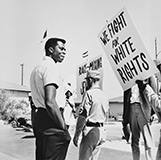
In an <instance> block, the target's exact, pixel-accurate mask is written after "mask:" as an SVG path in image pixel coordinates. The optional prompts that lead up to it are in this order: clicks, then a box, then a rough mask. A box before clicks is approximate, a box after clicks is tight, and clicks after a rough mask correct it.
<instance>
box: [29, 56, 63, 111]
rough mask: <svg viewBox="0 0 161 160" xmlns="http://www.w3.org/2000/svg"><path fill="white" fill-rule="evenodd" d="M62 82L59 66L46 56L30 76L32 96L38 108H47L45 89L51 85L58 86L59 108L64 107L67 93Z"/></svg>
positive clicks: (57, 98)
mask: <svg viewBox="0 0 161 160" xmlns="http://www.w3.org/2000/svg"><path fill="white" fill-rule="evenodd" d="M61 80H62V79H61V75H60V72H59V68H58V66H57V65H56V63H55V62H54V60H53V59H52V58H50V57H48V56H45V57H44V58H43V60H42V62H41V64H40V65H38V66H36V67H35V68H34V69H33V71H32V73H31V76H30V87H31V94H32V98H33V102H34V104H35V106H36V107H38V108H39V107H41V108H45V101H44V99H45V93H44V87H45V86H46V85H48V84H51V83H53V84H56V85H57V86H58V88H57V94H56V101H57V103H58V105H59V107H63V106H64V104H65V93H64V92H63V89H62V88H63V86H62V84H61V83H62V82H61ZM60 92H61V93H60Z"/></svg>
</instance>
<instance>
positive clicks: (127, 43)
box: [98, 7, 158, 90]
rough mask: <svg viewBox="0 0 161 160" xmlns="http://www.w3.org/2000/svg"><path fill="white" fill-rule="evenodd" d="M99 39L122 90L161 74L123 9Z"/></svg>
mask: <svg viewBox="0 0 161 160" xmlns="http://www.w3.org/2000/svg"><path fill="white" fill-rule="evenodd" d="M98 38H99V40H100V42H101V44H102V46H103V48H104V51H105V53H106V55H107V58H108V60H109V62H110V64H111V67H112V69H113V71H114V73H115V75H116V77H117V79H118V81H119V82H120V84H121V86H122V88H123V90H127V89H128V88H130V87H132V86H133V85H134V84H135V81H136V80H137V79H141V80H143V79H146V78H148V77H150V76H151V75H153V74H155V73H157V72H158V70H157V68H156V66H155V64H154V62H153V60H152V59H151V57H150V56H149V54H148V51H147V50H146V48H145V46H144V44H143V42H142V41H141V38H140V37H139V35H138V33H137V31H136V29H135V27H134V25H133V23H132V21H131V19H130V17H129V15H128V12H127V10H126V8H125V7H124V8H123V9H121V10H120V11H119V12H118V13H117V14H116V15H115V16H114V17H113V18H112V19H111V20H110V21H109V22H108V23H107V24H106V25H105V27H104V28H103V29H102V30H101V32H100V33H99V35H98Z"/></svg>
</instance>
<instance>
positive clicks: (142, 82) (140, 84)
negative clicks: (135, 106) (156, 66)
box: [135, 80, 147, 92]
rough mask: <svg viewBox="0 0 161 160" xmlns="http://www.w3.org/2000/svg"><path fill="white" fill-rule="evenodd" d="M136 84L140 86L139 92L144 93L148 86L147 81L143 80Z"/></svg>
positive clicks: (137, 81)
mask: <svg viewBox="0 0 161 160" xmlns="http://www.w3.org/2000/svg"><path fill="white" fill-rule="evenodd" d="M135 83H136V84H137V85H138V87H139V90H140V91H141V92H142V91H144V89H145V87H146V85H147V82H146V81H142V80H136V81H135Z"/></svg>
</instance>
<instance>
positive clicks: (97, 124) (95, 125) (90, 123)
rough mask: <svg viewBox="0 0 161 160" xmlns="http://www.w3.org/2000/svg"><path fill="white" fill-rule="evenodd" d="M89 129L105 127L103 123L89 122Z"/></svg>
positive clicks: (87, 124)
mask: <svg viewBox="0 0 161 160" xmlns="http://www.w3.org/2000/svg"><path fill="white" fill-rule="evenodd" d="M86 126H87V127H103V123H99V122H90V121H87V123H86Z"/></svg>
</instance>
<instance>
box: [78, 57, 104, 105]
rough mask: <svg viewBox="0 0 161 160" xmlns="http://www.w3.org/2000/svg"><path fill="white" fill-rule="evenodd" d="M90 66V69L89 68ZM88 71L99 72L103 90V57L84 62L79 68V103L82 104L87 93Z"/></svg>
mask: <svg viewBox="0 0 161 160" xmlns="http://www.w3.org/2000/svg"><path fill="white" fill-rule="evenodd" d="M87 66H89V68H88V67H87ZM87 69H89V70H98V71H99V72H100V74H101V81H100V88H101V89H102V80H103V68H102V56H101V55H99V56H97V57H95V58H93V59H91V60H89V62H84V63H82V64H80V65H78V67H77V73H76V74H77V99H76V101H77V102H79V103H80V102H81V100H82V95H83V94H84V92H85V91H86V81H85V77H86V73H87Z"/></svg>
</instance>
